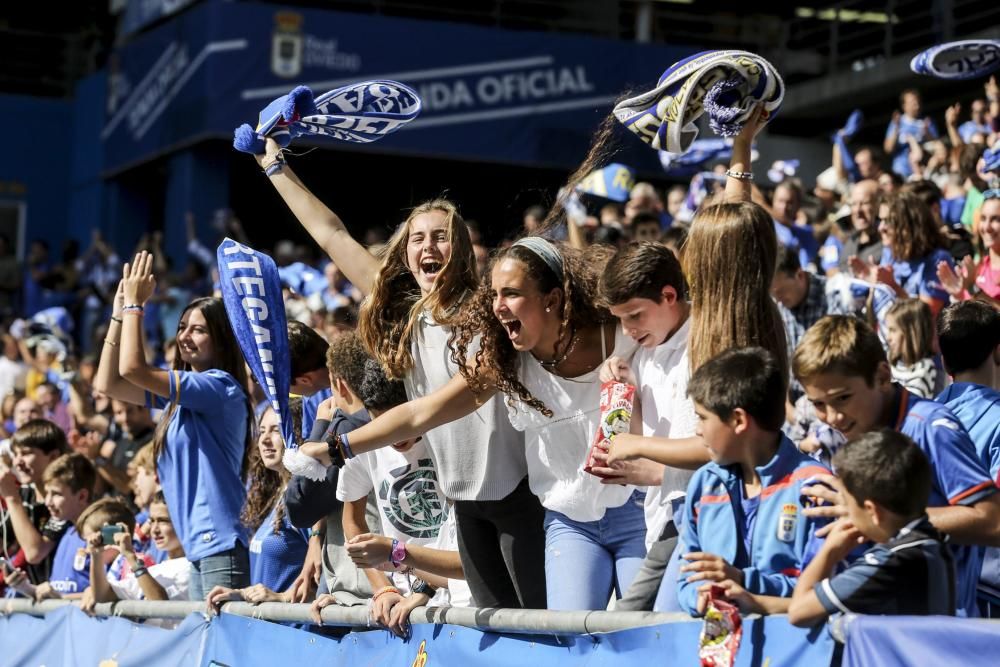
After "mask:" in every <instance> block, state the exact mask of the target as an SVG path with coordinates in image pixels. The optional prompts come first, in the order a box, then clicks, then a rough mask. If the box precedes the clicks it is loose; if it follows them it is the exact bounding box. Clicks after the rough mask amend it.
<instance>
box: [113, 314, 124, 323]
mask: <svg viewBox="0 0 1000 667" xmlns="http://www.w3.org/2000/svg"><path fill="white" fill-rule="evenodd" d="M111 321H112V322H117V323H118V324H121V323H122V318H120V317H115V316H114V315H112V316H111Z"/></svg>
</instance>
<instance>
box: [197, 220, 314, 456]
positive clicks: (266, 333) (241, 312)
mask: <svg viewBox="0 0 1000 667" xmlns="http://www.w3.org/2000/svg"><path fill="white" fill-rule="evenodd" d="M216 257H217V259H218V262H219V285H220V288H221V289H222V300H223V302H224V303H225V305H226V315H228V316H229V324H230V325H231V326H232V327H233V333H234V334H235V335H236V340H237V342H238V343H239V345H240V350H241V351H242V352H243V358H244V359H246V362H247V365H248V366H249V367H250V371H251V372H252V373H253V376H254V378H256V380H257V384H259V385H260V387H261V388H262V389H263V390H264V394H265V396H267V400H268V401H269V402H270V403H271V407H272V408H274V412H275V413H276V414H277V415H278V418H279V419H280V420H281V433H282V435H283V436H284V438H285V447H286V449H287V448H294V447H295V446H296V444H295V429H294V428H293V427H292V416H291V413H290V412H289V410H288V388H289V386H290V385H291V374H292V371H291V361H290V359H289V354H288V323H287V322H286V320H285V303H284V300H283V299H282V298H281V281H280V279H279V278H278V267H277V266H275V264H274V260H273V259H271V258H270V257H268V256H267V255H265V254H264V253H262V252H257V251H256V250H254V249H253V248H248V247H246V246H245V245H242V244H240V243H237V242H236V241H234V240H232V239H230V238H226V239H225V240H224V241H223V242H222V244H221V245H220V246H219V249H218V250H217V251H216Z"/></svg>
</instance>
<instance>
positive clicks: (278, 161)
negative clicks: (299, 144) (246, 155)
mask: <svg viewBox="0 0 1000 667" xmlns="http://www.w3.org/2000/svg"><path fill="white" fill-rule="evenodd" d="M285 164H286V162H285V156H284V155H282V154H281V153H278V154H277V155H275V156H274V160H272V161H271V162H268V163H267V164H265V165H264V166H263V167H262V168H263V169H264V174H265V175H266V176H274V175H275V174H277V173H278V172H280V171H281V170H282V169H284V168H285Z"/></svg>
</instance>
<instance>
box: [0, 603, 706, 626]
mask: <svg viewBox="0 0 1000 667" xmlns="http://www.w3.org/2000/svg"><path fill="white" fill-rule="evenodd" d="M71 604H76V603H74V602H73V601H71V600H43V601H42V602H32V601H31V600H26V599H12V600H5V601H3V602H2V603H0V613H4V614H30V615H32V616H44V615H45V614H47V613H48V612H51V611H54V610H56V609H59V608H60V607H64V606H66V605H71ZM222 611H223V612H225V613H227V614H235V615H237V616H248V617H251V618H257V619H262V620H266V621H275V622H280V623H312V622H313V621H312V617H311V616H310V615H309V605H308V604H287V603H283V602H265V603H262V604H258V605H254V604H250V603H247V602H227V603H226V604H224V605H223V606H222ZM204 612H205V603H204V602H181V601H166V602H150V601H146V600H122V601H120V602H104V603H99V604H97V605H96V607H95V609H94V615H95V616H122V617H126V618H131V619H146V618H174V619H179V618H186V617H187V616H188V615H190V614H192V613H204ZM322 619H323V625H324V626H340V627H349V628H373V627H376V626H373V625H372V623H371V621H370V620H369V616H368V607H367V606H365V605H359V606H355V607H339V606H336V605H331V606H329V607H325V608H324V609H323V610H322ZM691 621H692V619H691V617H690V616H688V615H687V614H680V613H673V614H660V613H654V612H644V611H548V610H545V609H487V608H470V607H417V608H416V609H414V610H413V611H412V612H411V614H410V623H411V624H432V625H439V624H448V625H459V626H462V627H466V628H474V629H476V630H483V631H488V632H503V633H509V634H596V633H604V632H615V631H617V630H628V629H631V628H640V627H645V626H650V625H661V624H664V623H679V622H691Z"/></svg>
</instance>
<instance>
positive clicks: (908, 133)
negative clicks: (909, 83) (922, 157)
mask: <svg viewBox="0 0 1000 667" xmlns="http://www.w3.org/2000/svg"><path fill="white" fill-rule="evenodd" d="M899 104H900V106H901V107H902V108H903V111H902V113H900V112H899V111H896V112H894V113H893V114H892V122H891V123H889V127H887V128H886V130H885V141H884V142H883V148H884V149H885V152H886V155H889V156H891V157H892V170H893V171H894V172H896V173H897V174H899V175H900V176H902V177H903V178H904V179H905V178H909V177H910V176H911V175H912V174H913V167H912V166H910V143H909V141H910V139H911V138H912V139H913V140H915V141H916V142H917V143H918V144H922V143H924V142H925V141H927V140H928V139H937V138H938V136H939V135H938V130H937V126H935V125H934V121H933V120H931V119H930V118H929V117H925V116H923V115H921V110H920V93H919V92H917V91H916V90H913V89H912V88H911V89H909V90H904V91H903V92H902V94H900V96H899Z"/></svg>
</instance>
